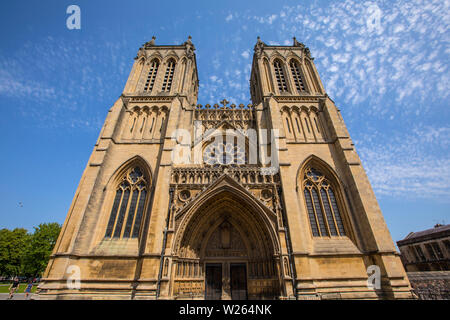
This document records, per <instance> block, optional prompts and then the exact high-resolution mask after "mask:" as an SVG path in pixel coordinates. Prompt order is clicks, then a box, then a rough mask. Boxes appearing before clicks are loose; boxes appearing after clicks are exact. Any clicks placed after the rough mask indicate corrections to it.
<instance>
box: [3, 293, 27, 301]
mask: <svg viewBox="0 0 450 320" xmlns="http://www.w3.org/2000/svg"><path fill="white" fill-rule="evenodd" d="M33 296H34V294H31V295H29V296H28V300H30V299H33ZM8 297H9V293H0V300H8ZM11 300H25V293H16V294H14V296H13V298H12V299H11Z"/></svg>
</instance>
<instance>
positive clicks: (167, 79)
mask: <svg viewBox="0 0 450 320" xmlns="http://www.w3.org/2000/svg"><path fill="white" fill-rule="evenodd" d="M174 72H175V60H173V59H170V60H169V61H168V62H167V68H166V74H165V75H164V81H163V85H162V91H167V92H168V91H170V88H171V87H172V80H173V74H174Z"/></svg>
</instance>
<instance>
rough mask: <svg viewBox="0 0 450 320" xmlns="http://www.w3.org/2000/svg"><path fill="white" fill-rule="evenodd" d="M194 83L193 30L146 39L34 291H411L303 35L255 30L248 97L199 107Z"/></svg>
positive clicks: (81, 294) (345, 294)
mask: <svg viewBox="0 0 450 320" xmlns="http://www.w3.org/2000/svg"><path fill="white" fill-rule="evenodd" d="M198 88H199V79H198V73H197V63H196V56H195V47H194V45H193V43H192V41H191V38H190V37H189V38H188V40H187V41H186V42H185V43H183V44H181V45H156V44H155V38H153V39H152V40H151V41H149V42H147V43H145V44H144V45H143V46H142V47H141V48H140V49H139V51H138V53H137V57H136V58H135V62H134V65H133V68H132V70H131V72H130V75H129V78H128V80H127V83H126V85H125V88H124V91H123V93H122V95H121V96H120V97H119V99H118V100H117V101H116V103H115V104H114V105H113V106H112V107H111V109H110V110H109V112H108V115H107V118H106V121H105V123H104V125H103V127H102V129H101V132H100V136H99V138H98V140H97V143H96V145H95V147H94V150H93V152H92V155H91V157H90V158H89V161H88V164H87V166H86V169H85V170H84V172H83V175H82V177H81V181H80V183H79V186H78V189H77V190H76V193H75V196H74V199H73V202H72V204H71V207H70V209H69V212H68V215H67V218H66V220H65V222H64V225H63V227H62V231H61V234H60V236H59V238H58V241H57V243H56V245H55V248H54V251H53V253H52V256H51V259H50V261H49V264H48V267H47V269H46V271H45V274H44V277H43V283H42V284H41V285H40V287H39V298H41V299H321V298H322V299H326V298H333V299H395V298H410V297H411V294H410V289H411V288H410V285H409V282H408V279H407V277H406V273H405V271H404V269H403V266H402V264H401V261H400V258H399V254H398V253H397V251H396V249H395V246H394V243H393V241H392V238H391V236H390V234H389V231H388V229H387V226H386V223H385V221H384V218H383V216H382V213H381V210H380V208H379V206H378V203H377V200H376V198H375V195H374V192H373V190H372V188H371V186H370V183H369V180H368V178H367V175H366V173H365V171H364V169H363V167H362V165H361V161H360V158H359V157H358V155H357V153H356V151H355V147H354V144H353V142H352V140H351V138H350V136H349V133H348V131H347V129H346V126H345V124H344V121H343V119H342V116H341V114H340V112H339V109H338V108H337V107H336V106H335V104H334V102H333V101H332V100H331V99H330V97H328V95H327V94H326V92H325V90H324V87H323V84H322V82H321V80H320V77H319V74H318V73H317V70H316V68H315V65H314V61H313V58H312V57H311V53H310V51H309V49H308V48H307V47H305V46H304V45H303V44H302V43H300V42H298V41H297V40H296V39H295V38H294V42H293V45H292V46H272V45H267V44H265V43H264V42H263V41H262V40H261V39H259V38H258V40H257V43H256V45H255V47H254V55H253V64H252V71H251V76H250V93H251V99H252V104H250V105H242V104H241V105H234V104H231V105H230V104H229V102H228V101H226V100H225V99H224V100H223V101H221V102H220V105H219V104H213V105H205V106H202V105H198V104H197V96H198ZM368 270H374V271H373V272H374V276H377V277H378V279H377V280H378V282H377V283H378V286H372V287H371V286H370V285H368V278H369V277H370V276H371V272H368ZM375 282H376V281H375Z"/></svg>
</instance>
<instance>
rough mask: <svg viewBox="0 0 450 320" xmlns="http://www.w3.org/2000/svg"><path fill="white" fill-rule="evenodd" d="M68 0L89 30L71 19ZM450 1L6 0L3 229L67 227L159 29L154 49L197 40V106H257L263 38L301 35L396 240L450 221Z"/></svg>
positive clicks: (286, 39)
mask: <svg viewBox="0 0 450 320" xmlns="http://www.w3.org/2000/svg"><path fill="white" fill-rule="evenodd" d="M70 4H77V5H79V6H80V8H81V30H69V29H67V27H66V19H67V17H68V15H67V14H66V8H67V7H68V6H69V5H70ZM449 6H450V2H449V1H447V0H439V1H435V0H428V1H422V0H413V1H366V2H364V1H356V0H346V1H131V0H130V1H120V2H119V1H111V0H110V1H77V0H75V1H63V0H54V1H48V0H46V1H39V2H38V1H20V2H19V1H14V2H13V1H2V2H1V4H0V34H1V44H0V108H1V115H2V116H1V117H0V128H1V130H2V137H3V139H2V140H1V142H0V146H1V150H2V157H1V158H0V168H1V173H2V182H1V183H0V202H1V206H0V228H3V227H6V228H14V227H25V228H27V229H29V230H32V227H33V226H36V225H37V224H39V223H42V222H53V221H56V222H59V223H62V222H63V221H64V219H65V217H66V214H67V210H68V208H69V206H70V204H71V201H72V197H73V195H74V192H75V190H76V188H77V185H78V182H79V180H80V177H81V174H82V172H83V170H84V167H85V165H86V163H87V161H88V158H89V155H90V153H91V152H92V149H93V147H94V144H95V141H96V139H97V137H98V134H99V131H100V128H101V126H102V124H103V121H104V119H105V117H106V114H107V111H108V109H109V108H110V107H111V105H112V104H113V103H114V101H115V100H116V99H117V98H118V97H119V96H120V94H121V92H122V90H123V87H124V85H125V81H126V79H127V77H128V73H129V71H130V69H131V66H132V63H133V61H134V60H133V58H134V57H135V56H136V52H137V50H138V48H139V47H140V46H141V45H142V44H143V43H145V42H146V41H148V40H150V39H151V37H152V36H153V35H155V36H156V37H157V39H156V43H157V44H181V43H182V42H184V41H185V40H186V39H187V37H188V35H191V36H192V38H193V42H194V44H195V46H196V49H197V50H196V54H197V63H198V69H199V77H200V92H199V101H198V102H199V103H201V104H206V103H210V104H213V103H218V102H219V101H220V100H222V99H223V98H227V99H228V100H230V101H231V102H233V103H244V104H247V103H250V100H249V99H250V97H249V88H248V79H249V76H250V67H251V59H252V54H253V46H254V44H255V42H256V37H257V36H260V37H261V39H262V40H263V41H265V42H266V43H267V44H282V45H283V44H289V45H290V44H291V43H292V37H293V36H295V37H296V38H297V40H299V41H301V42H303V43H305V45H307V46H308V47H309V48H310V50H311V53H312V55H313V56H314V57H315V62H316V66H317V68H318V71H319V74H320V76H321V78H322V81H323V83H324V85H325V88H326V90H327V92H328V94H329V95H330V96H331V98H332V99H333V100H334V101H335V103H336V104H337V106H338V107H339V108H340V109H341V112H342V115H343V117H344V120H345V122H346V124H347V126H348V129H349V132H350V135H351V136H352V138H353V141H354V142H355V144H356V148H357V151H358V153H359V155H360V157H361V159H362V161H363V165H364V167H365V169H366V170H367V173H368V175H369V179H370V181H371V183H372V186H373V188H374V191H375V194H376V196H377V199H378V201H379V204H380V206H381V209H382V211H383V213H384V217H385V219H386V222H387V224H388V227H389V229H390V231H391V234H392V236H393V239H394V241H397V240H400V239H402V238H403V237H405V236H406V235H407V234H408V232H410V231H418V230H422V229H425V228H430V227H432V226H433V225H434V224H435V223H437V222H440V223H442V222H445V223H449V220H450V219H449V216H450V215H449V213H450V159H449V151H450V121H449V120H450V108H449V103H448V99H449V92H450V90H449V89H450V84H449V54H450V33H449V24H450V15H449V12H450V11H449ZM377 19H378V20H377ZM377 22H379V23H377ZM20 203H21V204H20Z"/></svg>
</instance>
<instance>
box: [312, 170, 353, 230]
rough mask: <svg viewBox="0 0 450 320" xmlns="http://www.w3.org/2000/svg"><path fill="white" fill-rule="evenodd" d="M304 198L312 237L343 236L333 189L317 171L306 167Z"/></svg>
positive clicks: (342, 227) (342, 225)
mask: <svg viewBox="0 0 450 320" xmlns="http://www.w3.org/2000/svg"><path fill="white" fill-rule="evenodd" d="M304 186H305V187H304V189H303V192H304V196H305V202H306V209H307V211H308V218H309V222H310V225H311V231H312V234H313V236H314V237H327V236H330V235H331V236H345V235H346V232H345V228H344V223H343V220H342V216H341V210H340V209H339V205H338V203H337V199H336V196H335V193H334V191H333V187H332V186H331V183H330V182H329V180H328V179H327V178H326V177H325V175H323V174H322V173H321V172H320V171H319V170H317V169H315V168H313V167H308V168H307V169H306V170H305V175H304Z"/></svg>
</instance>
